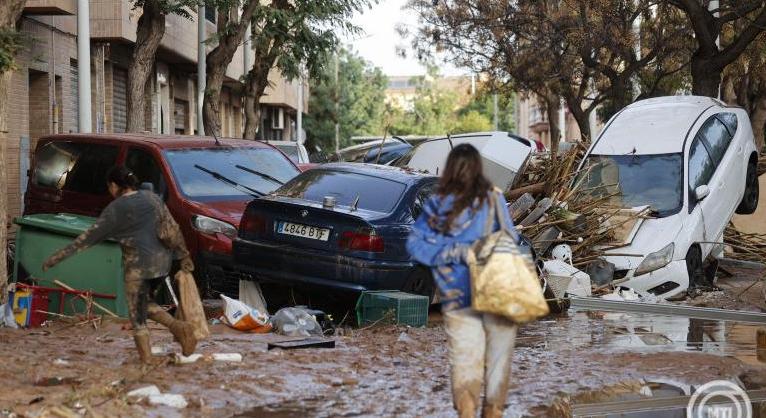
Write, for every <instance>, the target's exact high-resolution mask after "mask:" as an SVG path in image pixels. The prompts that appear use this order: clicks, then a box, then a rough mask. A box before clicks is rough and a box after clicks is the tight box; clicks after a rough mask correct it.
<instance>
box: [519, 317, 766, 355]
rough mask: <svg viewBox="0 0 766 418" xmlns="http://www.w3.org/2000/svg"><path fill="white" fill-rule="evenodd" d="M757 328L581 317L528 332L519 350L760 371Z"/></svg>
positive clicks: (698, 321)
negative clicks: (672, 356) (732, 361)
mask: <svg viewBox="0 0 766 418" xmlns="http://www.w3.org/2000/svg"><path fill="white" fill-rule="evenodd" d="M758 328H759V327H758V326H756V325H751V324H743V323H738V322H728V321H711V320H702V319H695V318H685V317H674V316H665V315H652V314H635V313H630V314H626V313H606V312H584V311H579V312H572V313H570V314H569V315H568V316H566V317H560V318H557V319H555V320H547V321H541V322H539V323H537V324H534V325H531V326H529V327H527V328H525V329H524V330H523V331H522V333H521V336H520V338H519V344H518V345H519V346H536V345H542V346H543V347H545V348H549V349H553V350H555V349H556V348H557V347H569V348H580V349H589V350H595V351H601V352H613V351H631V352H672V351H682V352H683V351H685V352H697V353H706V354H713V355H719V356H726V357H734V358H737V359H738V360H740V361H742V362H744V363H747V364H753V365H759V364H760V365H762V364H764V363H762V362H759V360H758V358H757V356H756V333H757V330H758Z"/></svg>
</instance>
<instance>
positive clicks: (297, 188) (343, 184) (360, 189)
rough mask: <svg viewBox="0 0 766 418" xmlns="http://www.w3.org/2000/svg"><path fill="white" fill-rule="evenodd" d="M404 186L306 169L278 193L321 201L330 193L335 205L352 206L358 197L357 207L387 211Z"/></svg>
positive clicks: (354, 175) (345, 172)
mask: <svg viewBox="0 0 766 418" xmlns="http://www.w3.org/2000/svg"><path fill="white" fill-rule="evenodd" d="M405 189H406V186H405V185H404V184H402V183H399V182H397V181H393V180H389V179H385V178H381V177H374V176H369V175H366V174H361V173H350V172H347V171H336V170H321V169H314V170H309V171H306V172H304V173H302V174H301V175H299V176H298V177H296V178H294V179H293V180H291V181H290V182H289V183H287V184H285V185H284V186H283V187H281V188H280V189H278V190H277V191H276V192H275V194H276V195H278V196H285V197H292V198H298V199H304V200H308V201H312V202H322V201H323V200H324V198H325V196H332V197H334V198H335V202H336V204H337V205H338V206H346V207H349V206H351V205H352V204H353V203H354V201H355V200H356V199H357V198H359V202H358V205H357V207H358V208H359V209H365V210H371V211H375V212H381V213H390V212H391V211H392V210H393V209H394V207H395V206H396V204H397V202H399V200H400V199H401V196H402V194H403V193H404V190H405Z"/></svg>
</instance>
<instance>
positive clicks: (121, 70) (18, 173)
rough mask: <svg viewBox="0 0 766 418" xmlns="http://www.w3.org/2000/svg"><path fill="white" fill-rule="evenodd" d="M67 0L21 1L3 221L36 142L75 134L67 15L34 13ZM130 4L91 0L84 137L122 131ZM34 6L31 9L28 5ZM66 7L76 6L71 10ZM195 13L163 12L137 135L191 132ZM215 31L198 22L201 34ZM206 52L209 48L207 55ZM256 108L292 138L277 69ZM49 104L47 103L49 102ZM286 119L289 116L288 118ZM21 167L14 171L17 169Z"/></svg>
mask: <svg viewBox="0 0 766 418" xmlns="http://www.w3.org/2000/svg"><path fill="white" fill-rule="evenodd" d="M69 3H71V2H70V1H68V0H50V1H36V2H29V3H28V6H30V10H27V11H26V13H27V14H26V15H24V16H23V17H22V18H21V20H20V22H19V25H20V29H21V32H22V34H23V36H24V39H26V44H25V46H24V48H23V49H22V50H21V51H19V53H18V54H17V60H16V65H17V68H16V69H15V70H14V71H13V73H12V74H11V84H10V86H9V90H8V96H9V101H10V106H9V121H8V127H9V132H8V134H7V137H8V140H7V141H8V142H7V144H8V151H7V159H6V161H5V164H4V166H5V169H6V170H7V174H8V188H7V193H8V204H9V207H8V213H9V217H10V218H11V219H12V218H13V217H15V216H18V215H20V214H21V213H22V210H23V209H22V204H23V195H22V190H24V187H25V177H26V169H25V168H26V167H28V165H27V164H26V163H25V162H26V161H28V160H29V159H30V157H31V151H32V150H34V147H35V144H36V141H37V140H38V139H39V138H40V137H42V136H45V135H49V134H52V133H69V132H79V131H80V127H79V109H78V106H79V104H78V95H77V91H78V90H77V87H78V85H79V83H80V82H81V81H82V80H80V77H79V74H78V69H77V59H78V57H77V17H76V16H74V15H62V16H40V15H33V14H29V13H30V12H35V13H39V11H40V10H47V9H45V8H49V9H50V10H53V13H60V12H65V13H71V11H72V10H71V9H72V8H71V7H70V6H71V5H70V4H69ZM129 3H130V2H127V1H121V0H91V1H90V17H91V79H90V80H89V81H90V83H91V95H92V96H91V103H92V107H91V112H92V113H91V115H92V118H91V119H92V121H93V124H92V126H91V129H92V131H93V132H105V133H111V132H124V131H125V128H126V121H127V119H126V106H127V103H126V99H127V69H128V66H129V64H130V61H131V55H132V43H133V42H134V41H135V31H136V22H137V20H138V15H137V14H136V12H135V11H132V9H131V7H130V4H129ZM33 8H34V9H33ZM74 10H76V8H75V9H74ZM196 19H197V16H196V14H194V15H193V17H192V19H191V20H187V19H184V18H182V17H180V16H169V17H168V19H167V29H166V30H167V32H166V35H165V37H164V38H163V40H162V44H161V47H160V51H158V54H157V58H156V65H155V71H154V72H153V76H152V77H150V80H149V81H148V83H147V88H146V98H145V99H146V104H147V106H146V109H145V117H146V129H147V130H149V131H152V132H154V133H159V132H161V131H162V133H166V134H174V133H183V134H195V133H197V132H196V125H197V117H196V109H197V97H196V96H197V94H196V78H197V75H196V60H197V23H196ZM214 32H215V25H214V24H213V23H211V22H208V23H207V33H208V36H212V35H213V34H214ZM210 49H212V46H211V45H208V46H207V50H208V51H209V50H210ZM244 71H245V68H244V60H243V49H242V48H240V49H239V50H238V51H237V54H236V55H235V57H234V59H233V60H232V63H231V65H230V66H229V67H228V69H227V73H226V75H227V81H226V83H225V86H224V89H223V94H222V115H221V119H222V126H223V132H222V134H223V135H224V136H226V137H234V138H240V137H242V131H243V124H244V115H243V113H242V96H241V92H240V91H239V90H241V88H242V86H241V84H240V83H239V78H240V77H241V76H242V74H243V73H244ZM270 81H271V82H272V86H270V87H269V88H268V89H267V96H266V97H265V98H264V103H267V104H268V105H272V106H279V107H281V108H283V109H285V110H286V112H285V115H286V116H285V118H286V120H285V129H284V130H279V131H275V135H278V136H279V137H280V139H294V138H295V132H294V128H292V130H291V127H293V126H294V124H295V109H296V108H297V107H298V97H299V94H298V83H297V81H292V82H288V81H287V80H285V79H284V77H282V75H281V74H279V72H276V71H275V72H272V74H271V75H270ZM303 89H304V93H303V99H304V100H303V103H304V105H303V109H304V111H306V110H307V109H308V99H309V92H308V85H307V84H305V83H304V85H303ZM54 99H55V100H54ZM290 114H291V115H292V116H289V115H290ZM22 171H23V172H22Z"/></svg>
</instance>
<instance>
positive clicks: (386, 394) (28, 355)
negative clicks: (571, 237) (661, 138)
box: [0, 290, 766, 417]
mask: <svg viewBox="0 0 766 418" xmlns="http://www.w3.org/2000/svg"><path fill="white" fill-rule="evenodd" d="M735 296H736V292H733V291H731V290H729V291H726V290H725V291H722V293H720V294H715V295H714V296H713V297H709V296H704V295H700V296H697V297H696V298H694V299H692V300H690V301H687V302H689V303H693V302H694V300H696V299H697V298H701V297H707V298H708V299H710V300H707V299H705V300H704V301H703V302H704V304H705V305H711V304H712V305H715V303H716V302H715V301H717V300H724V302H725V301H727V300H737V298H736V297H735ZM711 301H712V302H711ZM698 302H699V301H698ZM739 303H742V302H739ZM749 307H750V308H751V309H757V307H756V306H753V305H749ZM211 329H212V331H213V335H212V336H211V338H209V339H208V340H206V341H204V342H202V343H201V344H200V345H199V349H198V352H201V353H207V354H212V353H240V354H242V356H243V361H242V362H241V363H225V362H215V361H201V362H198V363H194V364H184V365H176V364H169V365H164V366H160V367H157V368H154V369H152V370H148V371H146V370H141V368H140V367H138V366H137V365H136V360H137V359H136V353H135V350H134V348H133V342H132V338H131V336H130V333H129V332H128V331H124V330H122V327H121V324H120V323H115V322H103V323H102V324H101V325H100V326H98V327H97V328H95V327H94V326H92V324H87V325H71V324H64V323H61V322H59V323H53V324H52V325H51V326H50V327H47V328H38V329H33V330H9V329H0V352H2V355H3V360H2V364H3V367H2V368H0V383H1V384H2V388H3V389H2V390H0V417H3V416H11V415H12V414H16V416H25V417H41V416H94V417H107V416H157V417H159V416H163V417H173V416H190V417H196V416H200V417H226V416H244V417H258V416H265V415H266V414H268V416H277V417H292V416H295V417H304V416H386V417H388V416H418V417H419V416H439V417H441V416H447V417H449V416H455V414H454V412H453V410H452V405H451V396H450V384H449V366H448V364H447V361H446V338H445V335H444V332H443V328H442V323H441V319H440V315H438V314H432V315H431V317H430V318H429V325H428V327H426V328H421V329H413V328H406V327H395V326H385V327H374V328H369V329H362V330H346V332H345V333H344V334H345V335H340V336H336V337H334V339H335V340H336V347H335V348H333V349H304V350H290V351H281V350H272V351H268V350H267V342H268V341H273V340H275V339H279V338H280V337H277V336H275V335H253V334H242V333H239V332H236V331H233V330H230V329H227V328H225V327H224V326H223V325H215V326H213V327H212V328H211ZM755 333H756V327H754V326H751V325H745V324H737V323H722V322H715V321H701V320H694V319H688V318H674V317H661V316H648V315H637V314H630V315H628V314H620V313H599V312H569V313H568V314H566V315H563V316H560V317H555V318H548V319H546V320H544V321H539V322H537V323H534V324H531V325H527V326H525V327H523V328H522V329H521V331H520V334H519V337H518V344H517V349H516V351H515V353H514V374H513V377H512V380H513V383H512V387H511V393H510V394H509V397H508V411H507V413H506V416H555V415H556V414H566V412H562V411H566V410H567V408H568V406H570V403H571V402H579V401H578V400H577V399H581V398H582V395H583V394H593V393H601V392H604V393H606V392H607V391H608V390H609V388H612V387H618V386H620V385H635V384H640V383H641V382H648V381H663V382H673V383H674V384H677V385H678V386H680V387H683V386H684V385H698V384H702V383H705V382H707V381H710V380H713V379H721V378H735V377H739V378H741V379H742V380H743V381H745V382H746V383H747V384H748V386H749V387H751V388H759V387H766V381H764V380H766V363H762V362H760V361H759V360H758V358H757V356H756V351H755ZM282 338H283V337H282ZM152 342H153V345H155V346H158V347H159V348H161V349H164V350H165V351H168V352H171V351H177V350H178V348H177V346H176V345H174V344H173V342H172V339H171V337H170V335H169V334H168V333H167V331H165V330H162V329H161V328H159V327H157V328H154V329H153V333H152ZM59 383H60V384H59ZM151 384H154V385H157V386H158V387H159V388H160V390H161V391H162V392H163V393H174V394H181V395H183V396H184V397H185V399H186V400H187V401H188V403H189V405H188V406H187V407H186V408H185V409H181V410H178V409H173V408H170V407H162V406H152V405H149V404H148V403H147V402H146V401H145V400H141V399H130V398H128V397H127V396H126V393H127V392H128V391H129V390H132V389H136V388H140V387H143V386H147V385H151ZM573 399H574V400H573ZM554 405H555V408H553V406H554ZM56 414H58V415H56ZM66 414H75V415H66Z"/></svg>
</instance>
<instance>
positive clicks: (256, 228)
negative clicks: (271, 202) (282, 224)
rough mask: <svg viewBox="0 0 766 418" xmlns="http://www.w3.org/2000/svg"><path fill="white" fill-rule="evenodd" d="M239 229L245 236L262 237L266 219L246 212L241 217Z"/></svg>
mask: <svg viewBox="0 0 766 418" xmlns="http://www.w3.org/2000/svg"><path fill="white" fill-rule="evenodd" d="M239 229H240V230H241V231H243V232H245V233H247V234H252V235H264V234H265V233H266V218H264V217H263V216H261V215H258V214H255V213H252V212H247V213H245V216H243V217H242V225H240V227H239Z"/></svg>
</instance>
